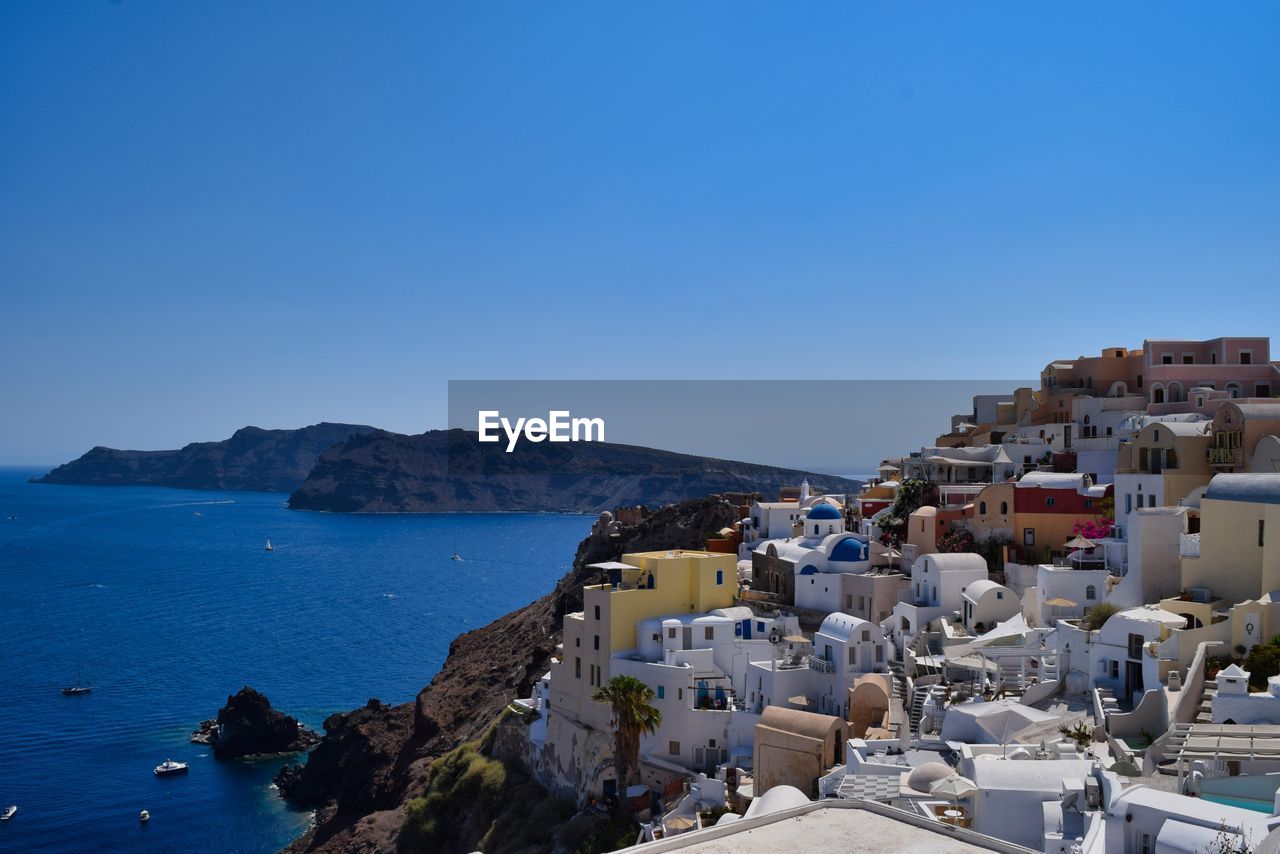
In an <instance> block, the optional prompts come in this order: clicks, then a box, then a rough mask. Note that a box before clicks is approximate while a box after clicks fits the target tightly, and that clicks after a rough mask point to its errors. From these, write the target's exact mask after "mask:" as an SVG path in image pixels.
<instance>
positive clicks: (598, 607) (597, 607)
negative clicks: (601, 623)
mask: <svg viewBox="0 0 1280 854" xmlns="http://www.w3.org/2000/svg"><path fill="white" fill-rule="evenodd" d="M596 619H597V620H598V619H600V606H599V605H597V606H596Z"/></svg>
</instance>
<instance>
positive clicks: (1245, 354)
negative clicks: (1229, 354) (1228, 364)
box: [1240, 350, 1253, 365]
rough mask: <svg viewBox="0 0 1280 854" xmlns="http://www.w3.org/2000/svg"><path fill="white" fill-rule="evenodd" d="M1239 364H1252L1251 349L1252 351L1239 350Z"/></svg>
mask: <svg viewBox="0 0 1280 854" xmlns="http://www.w3.org/2000/svg"><path fill="white" fill-rule="evenodd" d="M1240 364H1242V365H1252V364H1253V351H1252V350H1241V351H1240Z"/></svg>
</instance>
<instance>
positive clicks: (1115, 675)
mask: <svg viewBox="0 0 1280 854" xmlns="http://www.w3.org/2000/svg"><path fill="white" fill-rule="evenodd" d="M1111 678H1112V679H1119V678H1120V662H1118V661H1116V660H1114V659H1113V660H1112V661H1111Z"/></svg>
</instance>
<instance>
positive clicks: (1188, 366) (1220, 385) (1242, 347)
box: [1139, 338, 1280, 406]
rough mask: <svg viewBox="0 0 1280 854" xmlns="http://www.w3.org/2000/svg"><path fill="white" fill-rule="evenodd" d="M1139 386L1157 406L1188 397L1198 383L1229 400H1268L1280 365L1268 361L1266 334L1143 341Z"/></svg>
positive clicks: (1279, 385)
mask: <svg viewBox="0 0 1280 854" xmlns="http://www.w3.org/2000/svg"><path fill="white" fill-rule="evenodd" d="M1139 387H1140V388H1141V390H1142V391H1143V392H1145V393H1146V396H1147V401H1148V403H1150V404H1153V405H1157V406H1159V405H1162V404H1166V403H1181V402H1183V401H1186V400H1187V395H1188V394H1189V393H1190V391H1191V389H1193V388H1196V387H1209V388H1214V389H1217V390H1219V391H1224V392H1227V393H1228V394H1229V395H1230V396H1231V397H1233V398H1246V397H1262V398H1268V397H1271V396H1272V395H1274V394H1276V393H1277V391H1280V366H1278V365H1276V364H1273V363H1272V362H1271V340H1270V339H1269V338H1211V339H1209V340H1208V341H1173V340H1157V341H1152V340H1147V341H1144V342H1143V343H1142V375H1141V377H1140V385H1139Z"/></svg>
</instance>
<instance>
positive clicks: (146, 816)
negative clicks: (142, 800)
mask: <svg viewBox="0 0 1280 854" xmlns="http://www.w3.org/2000/svg"><path fill="white" fill-rule="evenodd" d="M138 821H140V822H142V823H143V824H146V823H147V822H149V821H151V813H149V812H147V811H146V810H143V811H142V812H140V813H138Z"/></svg>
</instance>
